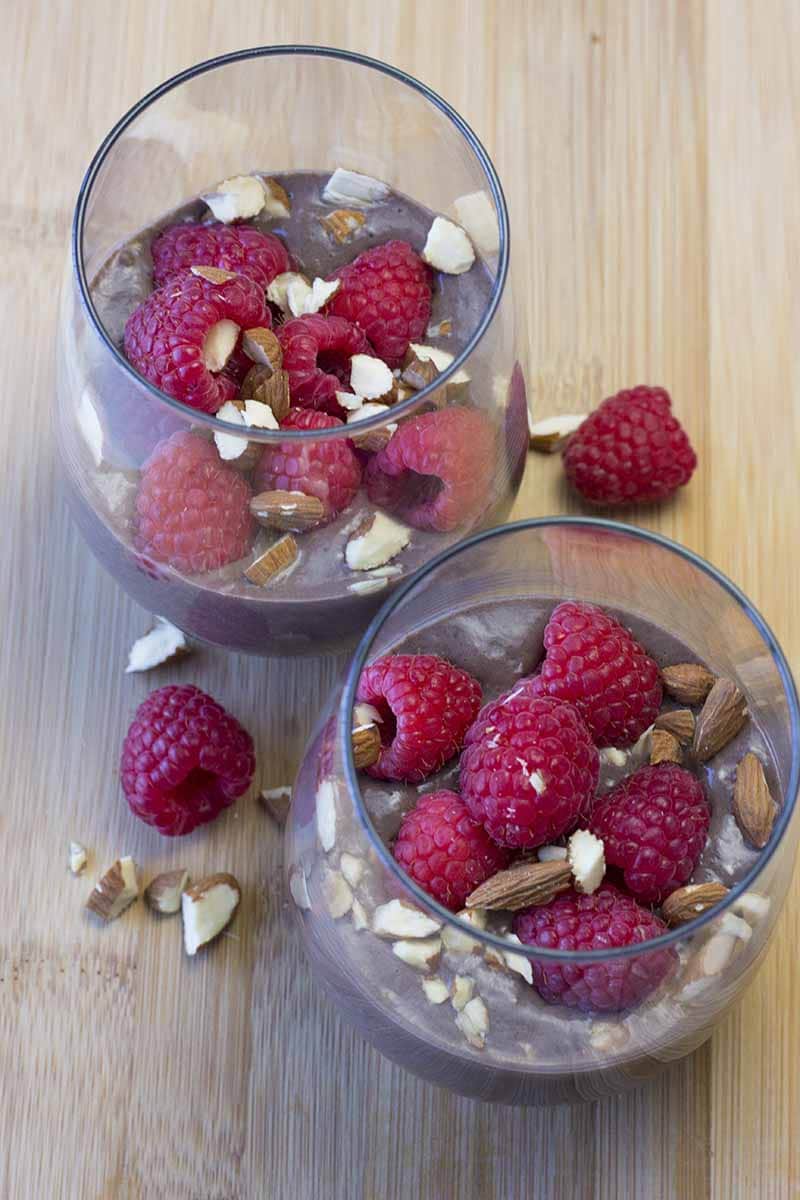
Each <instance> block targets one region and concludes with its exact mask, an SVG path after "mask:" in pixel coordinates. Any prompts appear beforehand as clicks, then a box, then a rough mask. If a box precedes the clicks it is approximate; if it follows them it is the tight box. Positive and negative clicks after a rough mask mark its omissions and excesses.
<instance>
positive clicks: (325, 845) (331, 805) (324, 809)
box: [316, 779, 336, 854]
mask: <svg viewBox="0 0 800 1200" xmlns="http://www.w3.org/2000/svg"><path fill="white" fill-rule="evenodd" d="M316 814H317V837H318V838H319V844H320V846H322V849H323V850H324V851H325V853H326V854H327V853H328V851H329V850H332V849H333V847H334V846H335V845H336V788H335V787H334V784H333V780H332V779H323V780H322V782H321V783H320V785H319V787H318V788H317V796H316Z"/></svg>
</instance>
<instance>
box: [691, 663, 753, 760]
mask: <svg viewBox="0 0 800 1200" xmlns="http://www.w3.org/2000/svg"><path fill="white" fill-rule="evenodd" d="M746 720H747V707H746V705H745V699H744V696H743V695H742V693H741V692H740V691H739V688H738V687H737V686H736V684H735V683H734V682H733V680H732V679H718V680H717V681H716V683H715V684H714V686H713V687H712V689H711V691H710V692H709V693H708V696H707V697H706V702H705V704H704V705H703V707H702V709H701V711H700V715H699V717H698V718H697V723H696V725H695V730H694V741H693V743H692V746H693V749H694V753H695V757H696V758H698V759H699V760H700V762H706V761H707V760H708V759H709V758H713V756H714V755H715V754H717V753H718V752H719V751H720V750H721V749H722V748H723V746H727V744H728V742H730V741H731V740H732V739H733V738H735V737H736V735H737V733H739V731H740V730H741V729H742V727H743V725H744V723H745V721H746Z"/></svg>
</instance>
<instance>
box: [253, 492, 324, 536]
mask: <svg viewBox="0 0 800 1200" xmlns="http://www.w3.org/2000/svg"><path fill="white" fill-rule="evenodd" d="M250 512H251V513H252V514H253V516H254V517H255V519H256V520H257V521H258V522H259V524H260V525H266V526H268V527H269V528H272V529H284V530H289V531H291V532H294V533H303V532H305V530H307V529H314V527H315V526H317V525H319V524H320V522H321V521H323V520H324V519H325V506H324V504H323V503H322V501H321V500H320V499H318V498H317V497H316V496H307V495H306V493H305V492H283V491H275V492H259V493H258V495H257V496H253V499H252V500H251V501H250Z"/></svg>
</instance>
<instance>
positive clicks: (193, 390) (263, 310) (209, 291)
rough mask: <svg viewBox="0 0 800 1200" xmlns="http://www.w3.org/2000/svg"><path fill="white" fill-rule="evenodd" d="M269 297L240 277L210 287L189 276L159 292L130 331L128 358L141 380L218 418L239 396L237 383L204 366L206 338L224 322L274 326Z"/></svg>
mask: <svg viewBox="0 0 800 1200" xmlns="http://www.w3.org/2000/svg"><path fill="white" fill-rule="evenodd" d="M270 319H271V318H270V317H269V310H268V309H267V306H266V300H265V299H264V293H263V291H262V289H261V288H260V287H259V285H258V284H257V283H254V282H253V280H252V279H246V278H245V277H244V276H243V275H237V276H236V278H235V279H228V280H226V282H225V283H210V282H209V281H208V280H207V279H201V278H200V277H199V276H196V275H193V274H192V273H191V271H186V272H184V273H183V274H182V275H175V276H173V278H172V279H171V280H170V282H169V283H168V284H166V285H165V286H164V287H162V288H159V289H158V291H155V292H153V293H152V294H151V295H150V296H148V298H147V299H146V300H145V301H144V303H143V304H140V305H139V307H138V308H137V309H135V310H134V312H133V313H131V315H130V317H129V318H128V323H127V325H126V326H125V354H126V355H127V357H128V361H129V362H130V363H131V365H132V366H134V367H135V368H136V370H137V371H138V372H139V374H140V375H144V377H145V379H149V380H150V382H151V383H154V384H155V385H156V387H159V388H161V390H162V392H166V393H167V395H168V396H172V397H173V398H174V399H175V400H182V401H183V403H184V404H188V405H189V407H190V408H197V409H200V411H201V412H207V413H214V412H216V411H217V409H218V408H221V406H222V405H223V404H224V403H225V401H226V400H232V399H233V398H234V397H235V395H236V384H235V383H234V382H233V380H231V379H230V378H229V377H228V376H227V375H225V374H224V373H223V372H219V373H218V374H215V373H212V372H211V371H209V369H208V367H207V366H206V365H205V363H204V361H203V342H204V340H205V337H206V334H207V333H208V332H209V330H210V329H211V328H212V326H213V325H216V324H217V322H218V321H223V320H227V321H233V322H235V324H237V325H239V326H240V327H241V328H242V329H249V328H251V327H252V326H253V325H263V324H265V323H268V322H269V321H270Z"/></svg>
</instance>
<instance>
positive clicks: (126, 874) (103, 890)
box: [86, 855, 139, 921]
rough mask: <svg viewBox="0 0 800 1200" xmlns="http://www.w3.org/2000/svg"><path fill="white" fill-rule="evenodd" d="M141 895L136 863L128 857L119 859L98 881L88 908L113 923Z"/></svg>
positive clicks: (87, 903) (91, 894)
mask: <svg viewBox="0 0 800 1200" xmlns="http://www.w3.org/2000/svg"><path fill="white" fill-rule="evenodd" d="M138 895H139V877H138V869H137V866H136V863H135V862H134V861H133V859H132V858H131V857H130V855H126V856H125V858H118V859H117V861H116V862H115V863H112V865H111V866H110V867H109V868H108V870H107V871H106V873H105V875H103V876H102V877H101V878H100V879H98V881H97V883H96V884H95V885H94V888H93V890H92V891H91V893H90V895H89V899H88V900H87V901H86V907H87V908H88V909H91V911H92V912H93V913H97V915H98V917H102V918H103V920H104V921H113V920H115V919H116V918H117V917H118V916H120V914H121V913H124V911H125V909H126V908H128V906H129V905H131V904H133V902H134V900H135V899H136V898H137V896H138Z"/></svg>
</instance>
